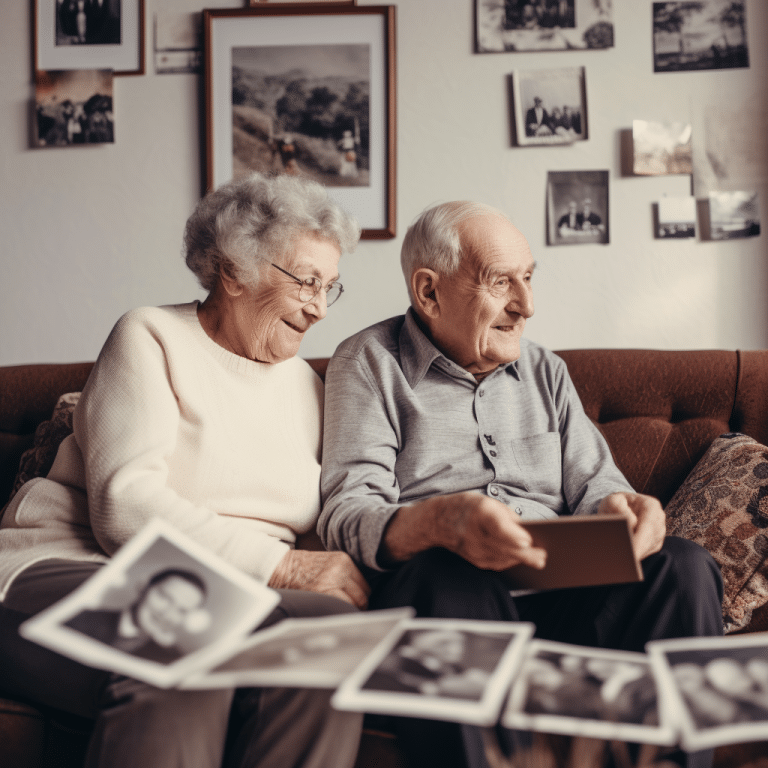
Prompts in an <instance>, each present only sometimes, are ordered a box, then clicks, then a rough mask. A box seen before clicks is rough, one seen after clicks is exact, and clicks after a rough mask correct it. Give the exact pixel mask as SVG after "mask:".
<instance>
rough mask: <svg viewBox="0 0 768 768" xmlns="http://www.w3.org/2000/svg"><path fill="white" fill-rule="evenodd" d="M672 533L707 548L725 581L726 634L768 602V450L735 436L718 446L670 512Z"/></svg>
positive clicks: (717, 442) (680, 491)
mask: <svg viewBox="0 0 768 768" xmlns="http://www.w3.org/2000/svg"><path fill="white" fill-rule="evenodd" d="M666 513H667V533H669V534H672V535H675V536H683V537H684V538H686V539H691V540H692V541H695V542H697V543H698V544H700V545H701V546H702V547H704V548H705V549H707V550H708V551H709V553H710V554H711V555H712V556H713V557H714V558H715V560H716V561H717V562H718V564H719V565H720V570H721V572H722V574H723V580H724V582H725V596H724V599H723V621H724V622H725V631H726V633H729V632H736V631H738V630H740V629H744V628H745V627H746V626H747V625H748V624H749V622H750V620H751V618H752V611H753V610H754V609H755V608H758V607H760V606H761V605H763V604H765V603H766V602H768V560H766V558H768V447H766V446H764V445H761V444H760V443H758V442H757V441H756V440H753V439H752V438H751V437H749V436H748V435H742V434H738V433H729V434H725V435H720V437H718V438H717V439H715V440H714V441H713V442H712V445H710V447H709V448H708V449H707V452H706V453H705V454H704V456H702V458H701V460H700V461H699V463H698V464H697V465H696V466H695V467H694V468H693V470H692V472H691V474H690V475H688V477H687V478H686V480H685V482H684V483H683V484H682V485H681V486H680V488H679V489H678V491H677V493H675V495H674V496H673V497H672V499H671V500H670V502H669V504H668V505H667V508H666Z"/></svg>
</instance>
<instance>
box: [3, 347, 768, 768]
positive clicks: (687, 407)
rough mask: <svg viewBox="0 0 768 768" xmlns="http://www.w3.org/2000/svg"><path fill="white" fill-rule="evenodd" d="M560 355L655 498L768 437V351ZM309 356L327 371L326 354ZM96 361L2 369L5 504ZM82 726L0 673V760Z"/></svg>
mask: <svg viewBox="0 0 768 768" xmlns="http://www.w3.org/2000/svg"><path fill="white" fill-rule="evenodd" d="M558 354H560V355H561V356H562V358H563V359H564V360H565V362H566V363H567V365H568V369H569V371H570V374H571V377H572V378H573V381H574V383H575V385H576V389H577V390H578V392H579V394H580V396H581V398H582V402H583V404H584V408H585V410H586V412H587V414H588V415H589V416H590V418H591V419H592V420H593V421H594V422H595V423H596V424H597V425H598V427H599V428H600V429H601V431H602V432H603V434H604V435H605V437H606V439H607V440H608V443H609V445H610V446H611V450H612V451H613V454H614V457H615V459H616V462H617V464H618V465H619V467H620V468H621V469H622V471H623V472H624V473H625V475H626V476H627V478H628V480H629V482H630V483H631V484H632V486H633V487H634V488H635V489H636V490H637V491H640V492H642V493H649V494H652V495H655V496H658V497H659V498H660V499H661V501H662V503H663V504H666V503H667V502H668V501H669V500H670V498H671V497H672V495H673V494H674V492H675V490H677V488H678V487H679V486H680V484H681V483H682V482H683V481H684V480H685V478H686V476H687V475H688V473H689V472H690V471H691V470H692V469H693V467H694V466H695V464H696V462H697V461H698V460H699V459H700V458H701V456H702V455H703V454H704V452H705V451H706V449H707V447H708V446H709V444H710V443H711V442H712V440H714V438H715V437H717V436H718V435H720V434H722V433H723V432H731V431H734V432H736V431H738V432H744V433H746V434H748V435H751V436H752V437H754V438H755V439H756V440H758V441H759V442H761V443H763V444H768V351H752V352H733V351H725V350H711V351H683V352H667V351H657V350H630V349H615V350H609V349H598V350H587V349H582V350H568V351H563V352H559V353H558ZM309 363H310V365H312V367H313V368H314V369H315V371H317V373H318V374H319V375H320V376H324V374H325V369H326V366H327V363H328V361H327V359H317V360H310V361H309ZM91 366H92V363H73V364H61V365H53V364H51V365H45V364H43V365H24V366H12V367H5V368H0V504H2V503H4V501H5V499H7V497H8V494H9V493H10V490H11V487H12V485H13V479H14V476H15V474H16V471H17V469H18V466H19V459H20V458H21V454H22V453H23V451H24V450H26V449H27V448H29V447H30V446H31V445H32V441H33V437H34V432H35V428H36V427H37V425H38V424H39V422H41V421H43V420H45V419H47V418H49V417H50V415H51V412H52V411H53V407H54V405H55V404H56V400H57V399H58V397H59V396H60V395H61V394H63V393H65V392H71V391H78V390H80V389H82V387H83V385H84V384H85V381H86V379H87V376H88V373H89V371H90V369H91ZM300 544H301V546H304V547H306V548H314V547H318V546H320V545H319V540H318V539H317V537H316V535H309V536H306V537H304V538H303V539H302V541H301V542H300ZM766 630H768V607H764V608H762V609H759V610H756V611H755V612H754V614H753V617H752V622H751V624H750V625H749V627H748V631H766ZM1 665H2V660H0V666H1ZM79 725H80V724H79V723H76V724H74V725H73V724H72V723H71V722H70V721H69V720H68V718H67V717H66V716H60V715H58V714H56V713H45V714H43V713H40V712H39V711H38V710H36V709H34V708H32V707H29V706H27V705H26V704H23V703H20V702H14V701H10V700H6V699H2V679H0V766H6V765H7V766H14V767H16V766H18V767H19V768H27V766H29V768H41V767H42V766H43V765H47V764H55V765H58V766H62V768H64V766H66V768H69V767H70V766H71V767H72V768H75V767H76V766H78V764H79V761H80V760H81V754H82V748H83V745H84V743H85V738H87V733H86V732H82V731H81V732H80V733H78V727H79ZM57 733H59V734H66V735H67V738H68V739H70V741H71V742H72V744H71V749H70V750H69V752H68V755H69V757H66V756H65V755H64V754H63V750H62V748H61V747H60V745H61V743H62V740H61V735H59V736H58V737H56V734H57ZM43 734H46V736H45V739H44V741H45V751H44V747H43V744H42V743H41V739H43ZM51 734H53V737H54V741H53V742H52V741H51V738H52V737H51ZM52 743H53V746H52ZM766 749H768V743H762V742H761V743H760V744H755V745H747V746H740V745H732V746H729V747H719V748H718V749H717V751H716V762H715V766H716V768H737V767H739V766H742V765H744V766H746V765H747V763H748V762H750V761H751V760H752V758H753V757H754V756H755V755H763V754H765V750H766ZM51 750H53V751H55V753H56V758H55V761H54V762H53V763H49V760H50V758H49V757H47V755H50V753H51ZM80 764H81V763H80ZM402 765H403V763H402V756H401V755H400V753H399V752H398V751H397V748H396V745H395V744H394V743H393V741H392V739H391V737H388V736H387V735H386V734H378V733H373V732H368V733H366V734H364V738H363V743H362V745H361V750H360V756H359V758H358V768H363V767H364V766H377V768H401V766H402Z"/></svg>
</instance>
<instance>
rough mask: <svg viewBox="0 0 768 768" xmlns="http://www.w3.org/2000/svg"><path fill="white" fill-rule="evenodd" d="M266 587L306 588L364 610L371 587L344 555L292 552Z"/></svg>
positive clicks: (290, 551) (283, 560)
mask: <svg viewBox="0 0 768 768" xmlns="http://www.w3.org/2000/svg"><path fill="white" fill-rule="evenodd" d="M267 586H270V587H273V588H275V589H303V590H306V591H307V592H319V593H320V594H323V595H331V596H332V597H338V598H340V599H342V600H346V601H347V602H348V603H352V605H354V606H357V607H358V608H360V609H363V608H365V607H366V605H368V595H369V594H370V592H371V588H370V587H369V586H368V582H367V581H366V580H365V579H364V578H363V575H362V574H361V573H360V571H358V570H357V566H356V565H355V564H354V563H353V562H352V559H351V558H350V557H349V555H347V554H346V553H344V552H314V551H310V550H303V549H291V550H289V551H288V552H286V554H285V556H284V557H283V559H282V560H281V561H280V562H279V563H278V564H277V568H275V570H274V572H273V573H272V577H271V578H270V580H269V583H268V585H267Z"/></svg>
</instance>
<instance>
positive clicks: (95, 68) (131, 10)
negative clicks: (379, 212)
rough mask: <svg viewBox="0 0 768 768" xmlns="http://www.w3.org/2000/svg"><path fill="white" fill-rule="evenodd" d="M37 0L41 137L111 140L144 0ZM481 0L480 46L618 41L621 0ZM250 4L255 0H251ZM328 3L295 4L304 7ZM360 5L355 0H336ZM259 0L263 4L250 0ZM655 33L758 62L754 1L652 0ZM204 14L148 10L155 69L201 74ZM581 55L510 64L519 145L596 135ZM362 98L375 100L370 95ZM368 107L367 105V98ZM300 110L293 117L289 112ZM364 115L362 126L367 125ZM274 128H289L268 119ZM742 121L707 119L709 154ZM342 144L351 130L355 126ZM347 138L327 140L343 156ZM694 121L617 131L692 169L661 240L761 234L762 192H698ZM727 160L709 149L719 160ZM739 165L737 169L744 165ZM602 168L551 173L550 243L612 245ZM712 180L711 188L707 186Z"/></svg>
mask: <svg viewBox="0 0 768 768" xmlns="http://www.w3.org/2000/svg"><path fill="white" fill-rule="evenodd" d="M32 2H33V7H34V18H35V24H34V33H33V46H34V51H35V54H34V62H35V72H34V75H35V110H34V115H35V117H34V121H33V122H34V124H33V125H32V128H31V133H32V137H31V143H32V145H33V146H35V147H73V146H77V145H84V144H103V143H112V142H114V141H115V130H116V128H115V118H114V109H113V98H114V90H115V89H114V83H115V82H116V81H117V80H116V79H117V78H119V77H121V76H125V75H142V74H144V72H145V59H146V55H145V39H144V38H145V34H144V29H145V0H32ZM466 2H467V3H474V13H475V40H474V49H475V52H476V54H494V53H516V52H530V51H561V50H562V51H566V50H567V51H584V52H585V53H587V52H589V51H591V50H599V49H605V48H610V47H613V45H614V24H613V8H612V6H613V0H466ZM245 4H247V3H245ZM320 4H323V5H327V4H328V3H327V2H326V0H314V3H312V2H307V3H295V4H294V8H295V9H296V10H297V11H298V12H299V13H300V10H301V6H302V5H304V6H305V7H306V8H307V9H308V10H309V9H311V8H313V7H314V8H317V7H318V5H320ZM337 4H338V5H345V6H349V5H355V4H356V0H337ZM250 5H251V6H253V7H256V6H259V5H261V7H262V8H263V7H264V5H265V3H264V2H259V0H250ZM651 11H652V18H651V20H650V23H649V28H648V30H647V33H646V34H647V36H648V45H649V46H651V47H652V50H653V67H654V72H655V73H657V74H658V75H659V76H660V77H664V75H665V73H670V72H677V73H679V72H696V71H702V70H723V69H737V68H746V67H749V51H748V47H747V33H746V29H747V19H746V9H745V0H697V1H694V2H691V1H690V0H685V2H683V1H679V2H675V1H673V2H653V3H652V7H651ZM201 16H202V9H201V11H200V12H196V13H190V12H187V13H174V12H168V11H166V10H163V9H160V10H159V11H158V13H156V14H155V17H154V18H153V19H152V29H153V43H152V44H153V46H154V50H153V56H152V61H153V63H154V70H155V72H156V73H158V74H160V73H165V74H173V73H188V72H196V73H200V72H201V70H202V67H201V37H202V36H201ZM588 58H589V57H588V55H586V56H585V57H584V60H585V65H584V66H580V67H563V68H555V69H525V70H515V71H513V72H512V73H511V74H510V76H509V91H510V95H511V98H510V104H511V109H510V123H511V125H510V128H511V135H512V137H513V138H512V143H513V145H514V146H516V147H521V148H532V151H535V148H536V147H540V146H550V145H573V144H575V143H578V142H582V141H588V140H589V122H588V104H587V79H588V75H589V68H588V66H587V63H588ZM366 104H367V103H366ZM365 108H367V106H366V107H365ZM294 117H295V116H294ZM366 117H369V116H366V115H362V116H361V117H360V119H358V120H357V121H356V122H355V125H359V124H360V123H363V124H365V123H366V119H365V118H366ZM273 122H274V123H275V124H274V126H273V129H274V130H273V132H274V133H275V136H277V135H278V134H280V132H281V130H282V131H283V132H284V130H283V129H282V128H281V126H280V124H279V123H280V119H279V116H278V119H276V120H275V121H273ZM732 128H733V126H731V125H729V124H723V123H722V121H720V120H718V119H717V116H715V115H713V116H710V119H708V120H707V123H706V131H707V133H708V134H709V135H708V136H707V139H708V141H707V152H706V153H702V154H706V155H707V157H709V156H710V155H711V154H712V153H711V149H710V148H711V146H716V145H717V144H718V141H719V139H720V137H725V135H726V134H727V133H728V132H729V131H730V132H732V130H731V129H732ZM347 133H348V134H349V136H347V137H346V139H347V141H352V140H353V139H354V136H353V134H354V131H348V132H347ZM344 138H345V136H344V135H342V134H341V133H340V135H339V136H338V137H337V136H331V137H326V143H328V142H330V143H329V147H330V149H329V152H330V154H332V155H334V156H335V155H336V154H339V153H340V152H341V150H340V149H339V147H341V146H342V143H343V141H344ZM696 141H700V142H702V144H703V142H704V137H702V136H698V137H695V136H693V135H692V126H691V123H690V122H689V121H687V120H686V119H681V117H680V116H677V115H672V116H670V120H669V121H666V122H659V121H651V120H646V119H643V116H642V115H638V116H637V119H634V120H633V123H632V127H631V129H628V130H624V131H622V153H621V154H622V158H621V163H622V169H621V171H622V175H624V176H627V177H638V178H640V177H643V176H663V175H680V174H683V175H688V176H690V178H691V194H690V195H689V196H685V197H680V196H669V197H667V196H665V197H663V198H661V199H660V200H658V201H657V202H656V203H654V205H653V207H652V211H651V215H652V217H653V227H654V234H655V237H656V238H689V239H690V238H696V237H698V238H699V239H700V240H725V239H731V238H744V237H753V236H756V235H759V233H760V215H759V207H758V196H757V193H756V192H755V191H751V190H749V189H744V190H737V191H732V190H731V191H717V190H709V189H708V190H707V191H706V194H705V195H699V196H698V198H697V197H695V196H694V194H693V191H694V189H698V187H697V186H696V183H695V182H696V181H697V179H696V175H697V168H696V163H695V161H694V160H695V158H694V151H693V150H694V142H696ZM717 161H718V159H717V158H714V159H712V160H711V162H712V163H717ZM735 171H736V173H738V169H735ZM608 176H609V172H608V170H607V169H589V170H584V171H560V170H552V171H548V172H547V200H546V219H547V243H548V245H553V246H556V245H571V244H579V243H608V242H610V228H609V184H608ZM701 186H702V187H704V186H705V185H701Z"/></svg>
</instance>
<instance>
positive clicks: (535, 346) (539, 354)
mask: <svg viewBox="0 0 768 768" xmlns="http://www.w3.org/2000/svg"><path fill="white" fill-rule="evenodd" d="M520 365H521V366H523V367H524V366H526V365H548V366H552V367H558V368H559V367H560V366H564V365H565V362H564V361H563V358H562V357H560V356H559V355H557V354H556V353H554V352H553V351H552V350H551V349H548V348H547V347H545V346H543V345H541V344H539V343H538V342H535V341H532V340H531V339H526V338H522V339H520Z"/></svg>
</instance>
